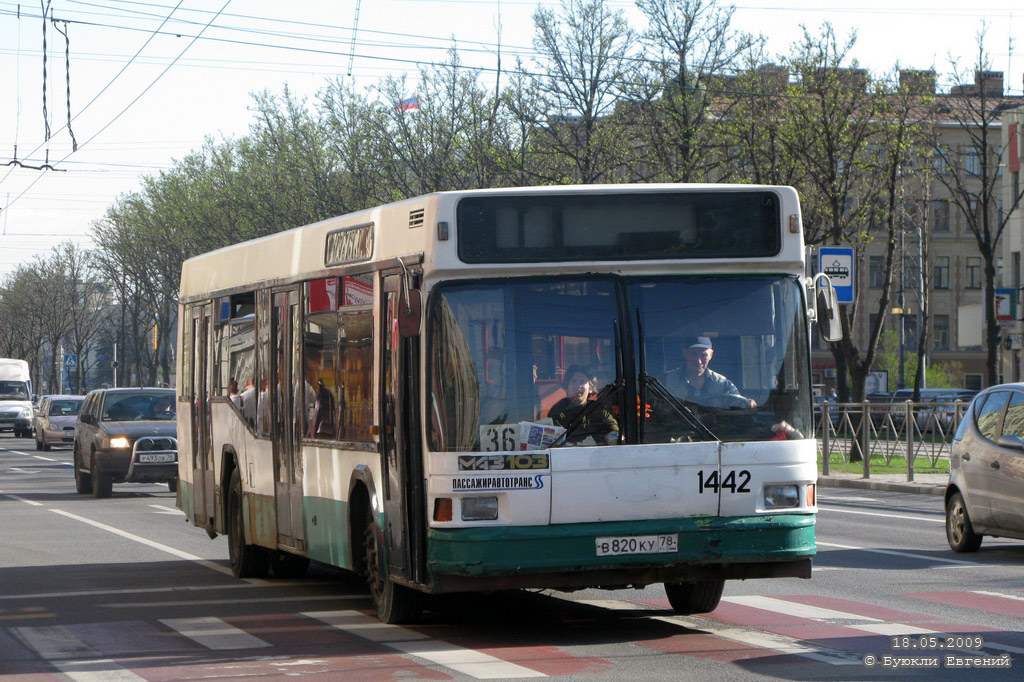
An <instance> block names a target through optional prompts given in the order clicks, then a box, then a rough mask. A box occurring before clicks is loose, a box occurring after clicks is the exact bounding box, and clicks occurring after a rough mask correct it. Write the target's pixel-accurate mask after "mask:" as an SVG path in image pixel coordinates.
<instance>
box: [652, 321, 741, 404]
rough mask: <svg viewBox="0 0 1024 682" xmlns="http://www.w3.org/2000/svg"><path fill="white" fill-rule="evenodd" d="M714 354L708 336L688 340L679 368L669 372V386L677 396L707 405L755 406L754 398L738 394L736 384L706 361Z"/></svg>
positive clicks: (709, 361)
mask: <svg viewBox="0 0 1024 682" xmlns="http://www.w3.org/2000/svg"><path fill="white" fill-rule="evenodd" d="M714 355H715V350H714V348H713V347H712V345H711V338H710V337H708V336H695V337H691V338H689V339H688V340H687V342H686V346H685V348H684V349H683V359H684V361H685V362H684V364H683V367H682V368H681V370H682V371H679V370H676V371H671V372H669V373H668V381H667V384H668V386H667V387H668V389H669V390H670V391H672V393H673V394H674V395H675V396H676V397H677V398H681V399H683V400H686V401H689V402H691V403H697V404H698V405H707V406H708V407H740V408H747V407H749V408H754V407H757V402H756V401H754V400H753V399H751V398H747V397H745V396H743V395H740V390H739V389H738V388H736V384H734V383H733V382H731V381H730V380H729V379H727V378H726V377H725V376H723V375H721V374H719V373H718V372H715V371H714V370H712V369H711V368H710V367H708V365H710V364H711V358H713V357H714Z"/></svg>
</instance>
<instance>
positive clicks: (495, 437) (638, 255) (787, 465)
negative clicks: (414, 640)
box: [177, 184, 834, 623]
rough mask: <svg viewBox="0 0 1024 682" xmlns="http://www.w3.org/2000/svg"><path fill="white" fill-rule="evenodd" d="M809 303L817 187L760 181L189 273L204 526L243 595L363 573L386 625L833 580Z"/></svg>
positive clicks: (362, 229) (236, 260) (186, 296)
mask: <svg viewBox="0 0 1024 682" xmlns="http://www.w3.org/2000/svg"><path fill="white" fill-rule="evenodd" d="M813 287H814V285H813V283H812V281H811V280H810V279H808V278H807V277H805V249H804V243H803V235H802V227H801V222H800V206H799V202H798V198H797V193H796V191H795V190H793V189H792V188H788V187H770V186H752V185H710V184H709V185H667V184H664V185H596V186H571V187H526V188H510V189H488V190H472V191H457V192H439V193H435V194H430V195H426V196H422V197H417V198H415V199H409V200H406V201H401V202H397V203H394V204H389V205H386V206H380V207H377V208H373V209H369V210H365V211H361V212H358V213H353V214H351V215H346V216H341V217H338V218H331V219H329V220H325V221H322V222H319V223H316V224H313V225H307V226H304V227H299V228H295V229H292V230H289V231H286V232H280V233H278V234H274V235H271V236H268V237H264V238H261V239H257V240H253V241H250V242H246V243H242V244H238V245H235V246H230V247H227V248H224V249H220V250H218V251H214V252H211V253H207V254H205V255H202V256H198V257H196V258H192V259H190V260H188V261H186V262H185V264H184V266H183V268H182V277H181V299H180V300H181V309H180V317H179V320H180V324H179V330H180V331H179V334H180V338H179V352H178V354H177V357H178V363H179V365H178V377H179V381H178V384H179V396H178V400H179V402H180V403H181V405H180V406H179V409H178V442H179V448H180V451H179V476H180V486H179V488H178V504H179V506H180V507H181V509H182V510H184V512H185V513H186V514H187V516H188V518H189V519H190V520H191V522H192V523H193V524H195V525H197V526H200V527H204V528H205V529H206V530H207V532H208V533H209V534H210V535H211V537H216V535H217V534H226V535H227V536H228V543H229V547H230V557H231V566H232V569H233V571H234V573H235V575H237V576H239V577H255V576H264V575H267V574H268V572H273V573H274V574H275V575H279V576H295V575H299V574H301V573H302V572H304V571H305V569H306V566H307V565H308V563H309V561H310V560H316V561H320V562H326V563H328V564H332V565H334V566H339V567H342V568H345V569H349V570H352V571H355V572H358V573H362V574H364V575H366V577H367V579H368V581H369V584H370V589H371V593H372V596H373V599H374V602H375V605H376V608H377V613H378V615H379V617H380V618H381V619H382V620H383V621H385V622H388V623H397V622H408V621H411V620H414V619H415V618H416V617H417V616H418V614H419V613H420V611H421V609H422V603H423V600H422V596H423V595H424V594H426V593H446V592H465V591H485V590H495V589H509V588H553V589H560V590H576V589H582V588H591V587H602V588H625V587H640V586H645V585H650V584H653V583H664V585H665V589H666V592H667V595H668V598H669V601H670V603H671V604H672V606H673V608H675V609H676V610H677V611H678V612H680V613H699V612H706V611H710V610H713V609H714V608H715V607H716V606H717V604H718V601H719V599H720V597H721V594H722V588H723V585H724V581H725V580H729V579H747V578H774V577H800V578H808V577H810V575H811V558H812V556H813V555H814V552H815V542H814V522H815V510H816V507H815V501H814V483H815V480H816V478H817V469H816V463H815V456H816V445H815V441H814V440H813V439H812V435H813V427H812V415H811V388H810V386H811V382H810V377H809V330H810V325H811V321H812V318H814V317H815V310H816V308H820V309H821V314H829V313H830V312H831V311H832V310H833V309H834V303H832V301H833V300H834V296H833V297H832V299H830V298H829V296H828V293H829V292H831V291H832V290H831V288H827V289H819V292H818V294H817V295H815V291H814V288H813ZM822 292H824V293H825V295H822ZM821 314H819V315H818V316H819V317H820V316H821ZM831 326H832V327H834V325H831ZM712 349H713V350H712ZM696 354H702V355H703V357H704V358H705V360H704V363H703V364H704V368H705V369H704V370H703V371H705V372H707V369H706V368H707V366H708V361H709V360H710V368H711V370H712V371H713V372H716V373H717V374H714V375H711V374H707V373H705V374H695V373H694V372H695V371H697V372H699V371H701V370H699V369H698V370H692V369H691V366H690V360H689V356H690V355H696ZM712 355H713V359H711V356H712ZM581 376H583V377H584V378H583V379H581V378H580V377H581ZM702 376H703V377H704V379H701V378H700V377H702ZM709 377H711V378H710V379H709ZM569 380H573V382H575V384H576V385H575V386H566V384H567V383H571V382H570V381H569ZM723 381H724V382H725V384H728V386H729V388H728V390H727V391H725V393H726V394H727V395H724V396H722V395H720V396H718V397H717V398H708V397H707V396H705V395H704V393H708V391H707V390H706V389H701V385H702V382H703V384H704V385H707V384H708V382H710V383H711V384H714V385H716V386H718V387H719V388H721V387H722V386H723V385H724V384H723V383H722V382H723ZM567 401H568V402H567ZM567 406H568V407H567Z"/></svg>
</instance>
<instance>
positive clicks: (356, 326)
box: [303, 274, 373, 442]
mask: <svg viewBox="0 0 1024 682" xmlns="http://www.w3.org/2000/svg"><path fill="white" fill-rule="evenodd" d="M372 304H373V276H372V275H370V274H366V275H355V276H345V277H341V278H337V277H326V278H322V279H318V280H313V281H312V282H309V283H308V284H307V285H306V317H305V321H304V327H303V328H304V334H303V337H304V344H305V345H304V351H303V358H304V363H306V383H307V385H308V386H309V387H310V389H311V390H307V391H306V408H307V409H306V412H305V414H306V419H305V423H304V425H303V429H304V430H303V433H304V434H305V437H307V438H318V439H330V440H339V441H349V442H370V441H372V439H373V436H372V434H371V426H372V424H373V403H372V395H373V390H372V387H373V383H372V382H373V305H372Z"/></svg>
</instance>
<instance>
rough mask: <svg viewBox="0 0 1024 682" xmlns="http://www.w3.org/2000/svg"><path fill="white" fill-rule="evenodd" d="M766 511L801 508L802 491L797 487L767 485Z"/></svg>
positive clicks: (765, 493) (765, 495) (765, 488)
mask: <svg viewBox="0 0 1024 682" xmlns="http://www.w3.org/2000/svg"><path fill="white" fill-rule="evenodd" d="M764 506H765V509H786V508H789V507H799V506H800V489H799V488H798V487H797V486H795V485H766V486H765V487H764Z"/></svg>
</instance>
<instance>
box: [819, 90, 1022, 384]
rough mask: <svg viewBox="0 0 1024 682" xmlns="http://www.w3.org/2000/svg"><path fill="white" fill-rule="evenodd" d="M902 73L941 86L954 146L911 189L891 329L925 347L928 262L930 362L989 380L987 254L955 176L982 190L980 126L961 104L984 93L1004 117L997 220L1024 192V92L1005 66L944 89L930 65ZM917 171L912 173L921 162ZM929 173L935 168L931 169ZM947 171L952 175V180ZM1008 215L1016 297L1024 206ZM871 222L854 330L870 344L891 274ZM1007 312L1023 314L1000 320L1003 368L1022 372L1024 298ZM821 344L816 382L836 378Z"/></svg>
mask: <svg viewBox="0 0 1024 682" xmlns="http://www.w3.org/2000/svg"><path fill="white" fill-rule="evenodd" d="M900 78H901V83H911V84H913V86H914V87H915V88H918V89H920V90H922V92H923V93H924V94H931V95H934V96H935V97H934V107H933V109H932V112H933V113H932V114H931V116H933V123H934V127H935V130H936V135H937V136H938V142H939V145H941V147H942V148H943V149H944V150H946V153H943V154H937V155H936V158H935V159H934V161H933V168H932V170H933V171H934V176H935V177H934V179H931V180H930V182H929V183H928V186H927V187H926V186H924V185H918V186H917V187H916V188H914V189H913V190H912V193H915V194H916V195H917V196H915V197H912V202H913V203H914V204H915V205H916V206H917V207H918V208H917V210H916V214H917V215H916V216H914V217H912V218H910V219H908V224H907V225H906V229H905V230H904V232H903V235H902V237H901V244H900V247H899V250H900V251H902V253H903V254H904V257H903V262H902V263H899V264H897V266H896V272H895V273H893V276H894V288H893V295H892V300H891V301H890V304H889V306H888V309H887V310H886V312H885V313H884V314H885V315H886V319H885V321H884V329H890V330H896V331H897V332H898V331H899V329H900V326H901V324H902V325H903V330H904V336H903V352H904V353H905V354H906V355H907V356H908V357H909V356H913V355H915V354H916V352H917V338H918V327H919V325H920V324H921V317H920V311H921V301H920V298H921V294H920V278H919V277H918V268H919V267H921V263H922V262H923V263H924V267H926V268H927V269H928V270H927V272H928V274H929V275H930V277H929V280H930V281H929V283H928V293H929V308H930V309H929V320H928V323H927V324H928V326H929V332H930V338H929V355H928V363H929V364H935V363H956V367H957V369H956V371H955V372H953V380H954V382H955V385H956V386H957V387H963V388H971V389H980V388H982V387H984V386H985V385H987V383H988V381H987V376H986V369H985V367H986V357H987V356H986V353H985V351H984V348H983V347H982V344H983V343H984V341H983V336H982V333H983V329H982V327H983V317H982V316H981V314H980V306H981V304H982V300H983V299H982V297H983V292H984V286H985V283H984V260H983V258H982V257H981V253H980V252H979V249H978V243H977V240H976V238H975V235H974V233H973V231H972V230H971V228H970V225H969V221H968V220H967V219H966V216H965V215H964V212H963V210H962V208H961V206H962V205H964V200H963V198H962V195H961V196H960V198H956V196H955V195H954V194H952V193H951V192H950V191H949V189H947V185H949V184H950V183H949V182H948V180H949V179H950V178H951V175H950V174H954V173H956V174H959V175H958V176H957V178H958V179H962V180H963V182H964V183H966V185H965V186H966V187H967V188H968V190H969V191H973V190H971V187H972V186H980V180H979V179H978V176H979V174H980V173H981V165H982V164H981V159H980V158H979V155H978V154H977V153H976V149H977V144H976V140H972V135H971V132H972V131H970V130H968V129H966V128H965V126H964V124H963V121H964V120H965V117H964V116H963V115H962V112H964V111H966V110H970V109H971V108H972V107H976V106H977V105H978V103H979V102H983V103H985V105H986V111H989V112H990V113H992V114H993V115H994V119H995V120H996V125H995V126H993V127H992V129H993V137H994V139H993V141H992V146H993V148H992V149H991V152H990V155H989V162H990V163H991V164H993V165H995V166H996V168H995V170H994V172H995V174H996V181H997V186H998V187H999V191H998V192H997V197H998V198H997V199H996V201H995V202H994V204H995V205H994V206H991V209H992V211H993V215H994V216H995V220H998V221H1001V220H1002V219H1003V217H1004V216H1005V215H1006V211H1007V210H1008V209H1012V207H1013V206H1014V202H1013V197H1019V196H1020V181H1019V175H1020V158H1021V157H1020V154H1021V151H1022V149H1021V147H1022V145H1021V144H1020V134H1021V130H1022V129H1024V97H1019V96H1015V97H1010V96H1007V95H1006V94H1005V93H1004V88H1003V74H1002V73H1001V72H993V71H987V72H979V73H977V74H976V77H975V82H974V84H973V85H965V86H959V87H956V88H952V89H951V90H950V91H949V92H948V93H938V92H936V89H935V82H936V81H935V73H934V72H931V71H904V72H902V73H901V75H900ZM904 79H906V80H904ZM968 98H971V99H970V101H968ZM958 114H959V115H958ZM1014 135H1016V136H1017V137H1016V138H1014ZM1014 140H1015V141H1014ZM997 145H998V146H999V148H996V146H997ZM1014 159H1016V161H1014ZM908 173H913V169H910V170H908ZM921 175H922V176H923V177H927V176H926V174H921ZM943 179H945V180H947V182H945V183H944V182H943ZM968 203H969V204H970V205H969V206H968V210H977V208H978V207H977V206H976V205H975V203H976V202H975V203H971V202H968ZM1009 216H1010V221H1009V223H1008V224H1007V226H1006V229H1005V231H1004V234H1003V237H1002V239H1001V241H1000V247H999V254H1000V255H999V257H998V258H997V263H996V271H997V280H998V281H997V283H996V287H997V291H1000V293H1002V292H1005V291H1006V290H1007V289H1011V290H1012V291H1013V292H1014V294H1013V296H1011V297H1010V299H1011V300H1008V301H1007V303H1011V302H1013V300H1019V299H1020V294H1021V293H1022V292H1021V284H1022V282H1021V264H1020V254H1021V251H1022V250H1024V206H1020V207H1019V208H1017V209H1016V210H1011V211H1010V213H1009ZM922 230H926V231H927V237H926V243H927V253H926V254H924V253H923V251H924V249H923V248H922V244H921V231H922ZM871 232H873V233H874V234H875V235H877V239H875V240H874V241H873V242H872V243H869V244H868V245H867V246H866V247H864V248H863V249H861V250H860V251H859V252H858V259H857V263H856V267H857V273H858V277H857V278H856V286H857V295H858V301H859V305H860V314H859V315H858V319H857V323H856V327H855V329H854V330H853V333H854V334H856V342H857V345H858V346H859V347H861V348H865V347H866V346H867V339H868V334H869V329H870V327H871V324H872V322H873V321H874V319H875V314H877V310H878V302H879V299H880V296H881V293H882V287H883V285H884V282H885V278H886V276H887V274H888V273H887V272H886V264H885V255H884V253H885V243H884V239H885V233H884V232H883V231H881V230H873V231H871ZM901 294H902V295H901ZM901 302H902V305H901ZM1001 312H1002V313H1003V315H1002V317H1008V318H1016V319H1003V320H1000V325H1001V327H1002V329H1003V337H1004V339H1005V343H1004V345H1003V346H1002V348H1005V350H1001V353H1002V357H1001V358H1000V367H1001V372H1002V375H1003V379H1004V380H1007V381H1012V380H1019V379H1021V377H1022V373H1021V372H1022V367H1021V358H1020V354H1021V339H1022V336H1024V329H1022V327H1021V322H1020V321H1019V320H1020V318H1021V317H1024V306H1021V305H1017V306H1016V308H1014V307H1013V306H1011V305H1005V304H1004V307H1003V308H1002V309H1001ZM816 344H817V348H816V350H815V352H814V353H813V354H812V379H813V381H814V382H815V383H819V384H824V385H826V386H835V385H836V377H835V369H834V368H835V363H834V359H833V357H832V354H831V353H830V352H829V351H828V349H827V347H826V345H825V344H823V343H821V342H820V341H816ZM907 380H908V383H909V382H910V381H912V377H910V376H908V377H907ZM879 388H880V387H879ZM885 388H886V389H887V390H889V391H893V390H896V389H897V388H900V386H899V380H898V377H897V376H890V377H888V385H887V386H886V387H885ZM870 390H872V389H871V387H869V391H870Z"/></svg>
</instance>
